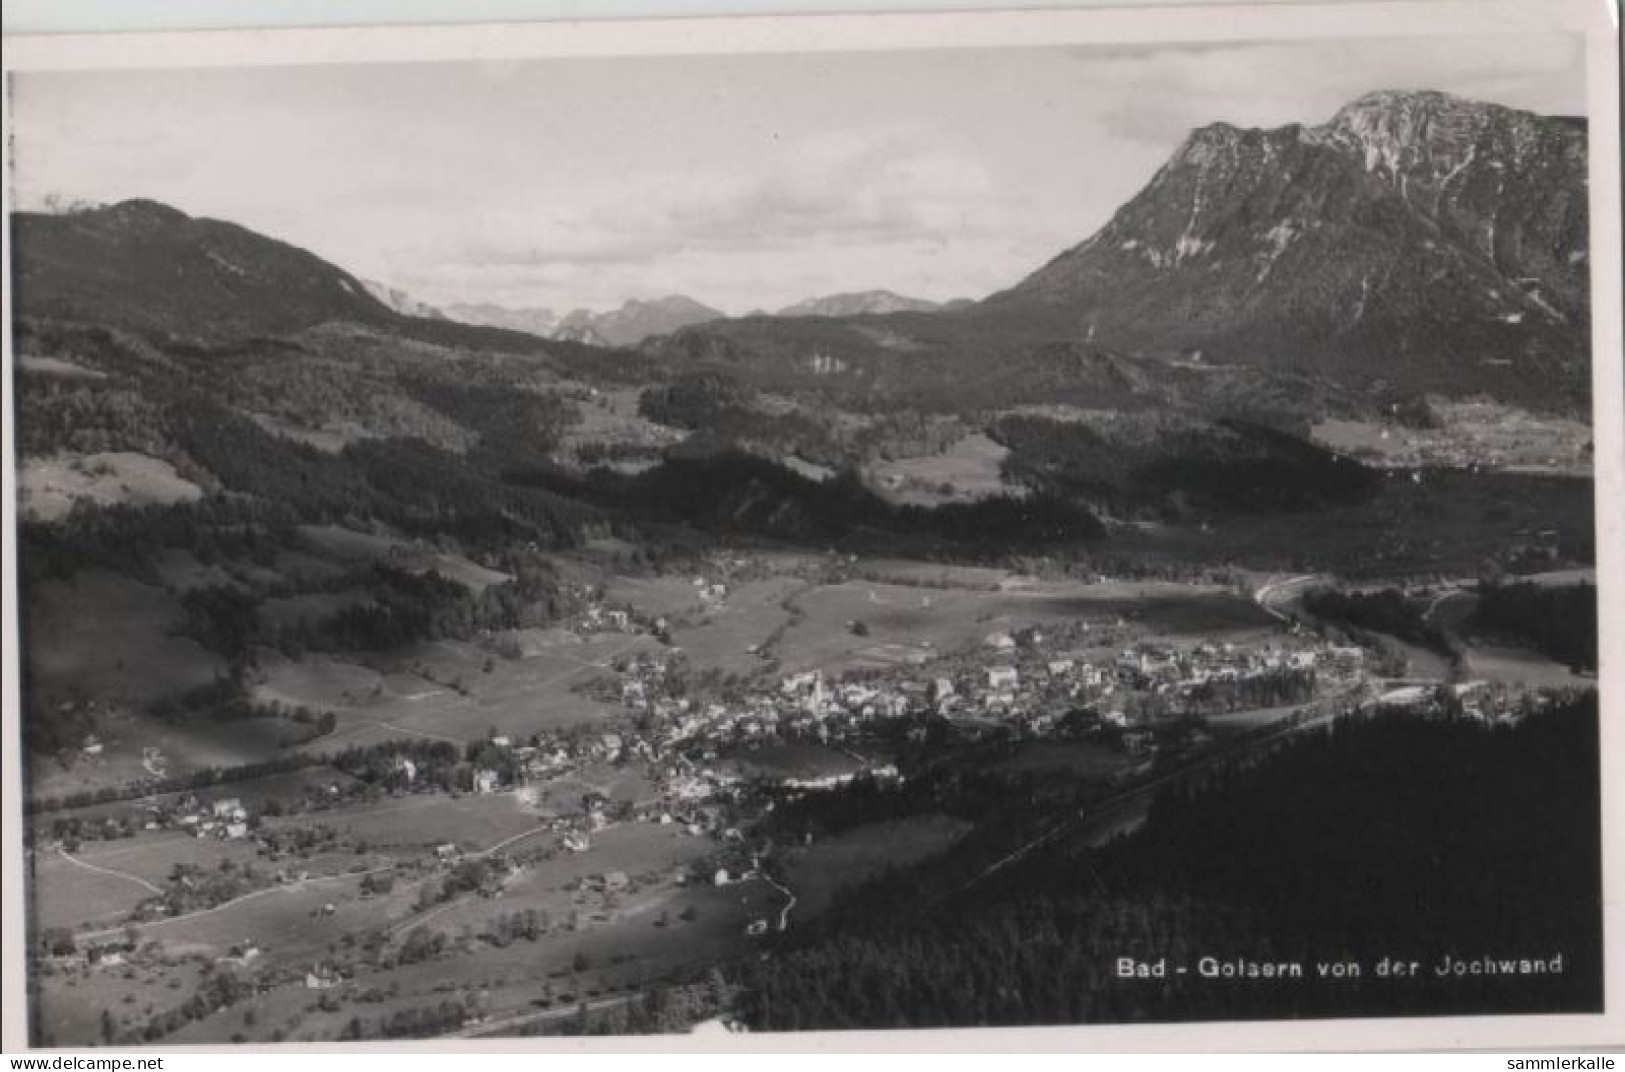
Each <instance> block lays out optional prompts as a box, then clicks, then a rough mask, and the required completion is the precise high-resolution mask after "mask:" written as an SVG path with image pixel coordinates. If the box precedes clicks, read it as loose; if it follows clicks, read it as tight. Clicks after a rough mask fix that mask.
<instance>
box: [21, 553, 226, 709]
mask: <svg viewBox="0 0 1625 1072" xmlns="http://www.w3.org/2000/svg"><path fill="white" fill-rule="evenodd" d="M185 621H186V614H185V612H184V611H183V610H182V609H181V607H180V604H179V603H177V602H176V601H175V599H174V598H173V597H171V596H170V595H168V594H167V593H165V592H164V591H163V590H162V589H160V588H155V587H153V586H152V585H147V584H142V583H141V582H139V581H134V580H131V579H130V578H128V577H125V576H122V575H120V574H116V573H111V572H108V571H107V570H100V569H95V570H84V571H82V572H80V573H76V574H74V576H73V577H71V578H69V579H68V580H56V579H51V580H46V581H41V582H39V583H38V584H36V585H33V586H31V587H30V590H29V592H28V593H27V598H26V600H25V601H24V605H23V633H24V635H25V636H26V637H27V659H28V670H29V674H30V686H31V688H32V689H34V690H37V691H38V692H41V693H44V694H45V695H47V696H86V697H95V698H98V699H101V700H104V701H113V702H129V703H134V704H142V705H144V704H146V703H149V702H151V701H152V700H155V699H158V698H159V697H161V696H168V695H172V694H175V693H179V692H184V691H185V690H187V689H190V688H195V687H196V686H198V685H206V684H208V683H209V682H211V681H213V680H214V677H215V674H216V673H217V672H220V671H223V670H224V669H225V664H224V663H223V662H221V660H220V659H219V658H218V657H217V656H215V655H213V654H211V653H210V652H209V651H207V650H206V649H205V648H204V647H203V646H202V645H201V644H199V643H198V642H197V641H195V640H192V639H190V638H188V637H182V636H176V635H175V631H176V630H177V629H178V628H179V627H180V626H181V625H183V624H184V623H185Z"/></svg>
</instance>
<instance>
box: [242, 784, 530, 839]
mask: <svg viewBox="0 0 1625 1072" xmlns="http://www.w3.org/2000/svg"><path fill="white" fill-rule="evenodd" d="M313 821H319V822H321V823H324V824H326V825H327V826H330V827H332V828H333V829H335V830H338V831H340V832H341V833H342V834H345V835H347V836H349V837H351V838H354V839H356V840H361V841H365V842H367V843H368V844H369V845H371V846H373V847H375V848H379V849H387V848H392V847H401V848H424V847H432V846H435V845H439V844H442V843H445V842H451V843H453V844H456V845H458V846H459V847H460V848H462V849H464V850H465V851H470V852H473V851H479V850H483V849H486V848H489V847H490V846H492V845H494V844H496V843H497V842H499V841H503V840H505V839H507V838H510V837H513V836H514V835H516V834H523V833H526V832H528V831H532V830H535V829H537V827H538V819H537V816H536V814H535V812H534V811H532V810H531V809H530V808H528V807H526V806H525V805H524V804H523V803H521V802H520V800H519V799H518V798H517V797H516V796H515V795H514V794H512V793H488V794H484V795H472V794H471V795H467V796H461V797H451V796H448V795H446V794H443V793H420V794H414V795H410V796H402V797H391V798H389V799H386V800H382V801H379V802H377V803H373V804H353V805H349V806H346V807H343V808H336V809H333V810H330V811H323V812H317V813H314V814H311V815H296V816H289V817H286V818H279V819H267V820H266V823H265V825H266V827H267V828H268V829H275V828H277V827H281V826H303V825H308V824H309V823H311V822H313Z"/></svg>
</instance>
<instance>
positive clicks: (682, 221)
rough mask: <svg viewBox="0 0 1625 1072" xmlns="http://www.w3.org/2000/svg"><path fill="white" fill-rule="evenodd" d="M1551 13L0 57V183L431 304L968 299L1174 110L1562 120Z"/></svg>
mask: <svg viewBox="0 0 1625 1072" xmlns="http://www.w3.org/2000/svg"><path fill="white" fill-rule="evenodd" d="M1582 63H1583V50H1582V46H1581V42H1580V39H1579V38H1578V37H1575V36H1568V35H1558V34H1552V35H1546V36H1538V35H1536V36H1530V35H1525V36H1518V37H1510V36H1502V37H1480V38H1461V37H1451V38H1438V39H1384V40H1346V39H1344V40H1336V41H1318V42H1294V43H1255V44H1225V45H1202V46H1163V45H1159V46H1146V47H1121V46H1113V47H1109V48H1108V47H1101V48H1094V47H1086V46H1076V45H1069V46H1064V47H1062V46H1057V47H1044V48H1021V49H1015V48H1006V49H979V50H955V51H924V50H921V51H898V52H868V53H808V54H797V55H788V56H786V55H754V56H753V55H734V56H722V57H718V56H706V57H638V58H612V59H602V58H594V59H564V60H560V59H549V60H534V61H523V62H501V63H492V62H485V63H469V62H461V63H447V62H437V63H389V64H345V65H333V66H317V67H266V68H213V69H188V70H157V71H153V70H147V71H142V70H132V71H109V72H51V73H41V72H30V73H25V74H20V75H17V76H15V79H14V82H13V86H12V92H13V120H14V121H13V127H14V136H15V147H14V157H13V160H14V178H13V181H14V190H15V198H16V202H15V203H16V204H17V206H18V207H20V208H33V207H38V206H40V205H41V204H43V203H44V201H45V199H46V198H47V197H50V196H54V197H60V198H62V199H65V200H69V201H73V200H88V201H96V202H112V201H119V200H124V199H126V198H132V197H147V198H152V199H155V200H158V201H163V202H165V203H167V204H171V205H173V206H175V207H176V208H179V209H181V210H182V211H184V212H187V213H190V214H193V215H199V216H212V217H216V218H220V219H226V220H230V221H232V222H235V223H239V224H242V225H243V226H246V227H250V228H252V229H254V230H257V231H261V232H263V233H265V234H268V235H271V236H273V237H275V238H279V239H282V240H284V241H288V242H291V243H293V244H295V245H299V246H302V247H304V248H307V249H310V250H311V251H313V252H315V253H317V254H319V255H321V256H323V257H325V258H327V259H329V260H332V261H333V262H334V263H336V264H338V265H340V266H341V267H343V268H345V269H347V270H349V271H351V272H354V273H355V274H357V275H359V276H362V277H365V278H369V279H375V280H379V281H381V282H384V283H387V284H389V285H391V286H394V287H398V288H400V289H402V290H405V291H406V292H408V293H409V294H411V295H412V296H413V297H415V298H418V299H420V300H423V301H427V302H430V303H432V304H436V305H448V304H453V303H458V302H493V303H497V304H501V305H506V306H510V307H548V308H552V309H554V310H557V311H559V312H564V311H566V310H568V309H571V308H574V307H578V306H586V307H589V308H594V309H603V308H609V307H612V306H616V305H619V304H621V302H623V301H624V300H626V299H628V298H652V297H658V296H661V295H665V294H672V293H681V294H686V295H688V296H690V297H693V298H695V299H697V300H699V301H702V302H705V303H707V304H710V305H713V306H716V307H718V308H721V309H723V310H724V311H725V312H728V313H731V314H739V313H744V312H746V311H749V310H751V309H756V308H764V309H776V308H779V307H781V306H785V305H789V304H792V303H794V302H796V301H800V300H802V299H804V298H808V297H813V296H819V295H824V294H830V293H835V292H840V291H849V290H868V289H881V288H884V289H890V290H895V291H898V292H899V293H903V294H908V295H911V296H916V297H923V298H931V299H935V300H939V301H941V300H947V299H951V298H957V297H971V298H978V297H982V296H984V295H986V294H988V293H991V292H993V291H995V290H999V289H1001V288H1003V287H1006V286H1009V285H1011V284H1013V283H1015V282H1016V281H1018V280H1019V279H1020V278H1022V277H1023V276H1025V275H1026V274H1028V273H1029V272H1031V271H1032V270H1034V269H1035V268H1037V267H1038V266H1040V265H1041V264H1043V263H1044V262H1046V261H1048V260H1049V259H1050V258H1052V257H1054V256H1055V255H1056V254H1057V253H1059V252H1061V251H1062V250H1063V249H1065V248H1067V247H1069V246H1072V245H1074V244H1076V243H1077V242H1079V241H1081V240H1082V239H1084V238H1086V237H1087V236H1088V235H1089V234H1091V233H1093V232H1094V231H1095V230H1096V229H1098V228H1099V227H1100V226H1101V225H1102V224H1104V223H1105V222H1106V221H1107V219H1109V218H1110V216H1111V214H1112V212H1113V211H1115V209H1116V208H1117V207H1118V206H1119V205H1120V204H1121V203H1122V202H1123V201H1125V200H1126V199H1127V198H1129V197H1131V196H1132V195H1133V194H1134V193H1135V192H1136V191H1137V190H1138V189H1139V188H1140V187H1141V186H1142V185H1144V183H1145V182H1146V180H1148V179H1149V178H1150V177H1151V175H1152V174H1153V173H1154V172H1155V170H1156V169H1157V167H1159V166H1160V165H1161V164H1162V162H1163V161H1164V160H1166V159H1167V157H1168V155H1169V154H1170V153H1171V152H1172V151H1173V150H1174V148H1175V147H1176V146H1177V145H1178V144H1179V143H1180V141H1182V140H1183V138H1184V137H1185V135H1186V134H1187V133H1188V132H1189V131H1190V130H1191V129H1193V128H1195V127H1198V126H1202V125H1204V124H1207V123H1210V122H1215V121H1220V120H1222V121H1226V122H1229V123H1233V124H1235V125H1237V126H1243V127H1252V126H1265V127H1273V126H1280V125H1282V124H1285V123H1290V122H1302V123H1306V124H1316V123H1321V122H1324V121H1325V120H1327V119H1329V118H1330V117H1331V115H1332V114H1333V113H1334V112H1335V111H1336V110H1337V109H1338V108H1339V107H1340V106H1342V105H1343V104H1345V103H1347V102H1348V101H1349V100H1351V99H1353V98H1355V97H1357V96H1359V95H1361V94H1362V93H1365V92H1368V91H1371V90H1377V89H1424V88H1426V89H1439V90H1444V91H1446V92H1451V93H1456V94H1458V95H1461V96H1465V97H1471V98H1476V99H1481V100H1488V101H1493V102H1496V103H1500V104H1506V105H1510V106H1513V107H1519V108H1527V109H1529V110H1531V111H1536V112H1541V113H1545V114H1566V115H1583V114H1585V76H1584V70H1583V67H1582Z"/></svg>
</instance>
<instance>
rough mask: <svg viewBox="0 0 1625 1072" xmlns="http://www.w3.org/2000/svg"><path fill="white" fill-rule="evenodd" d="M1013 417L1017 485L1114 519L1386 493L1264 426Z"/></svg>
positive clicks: (1010, 429) (1327, 502) (1346, 465)
mask: <svg viewBox="0 0 1625 1072" xmlns="http://www.w3.org/2000/svg"><path fill="white" fill-rule="evenodd" d="M1123 423H1124V426H1123V427H1121V428H1114V429H1111V430H1109V431H1105V432H1103V431H1098V430H1096V429H1094V428H1091V427H1089V426H1088V425H1085V424H1080V423H1077V422H1074V421H1057V420H1050V419H1047V418H1043V417H1030V416H1008V417H1004V418H1002V419H1000V420H999V421H998V422H997V423H996V424H995V425H994V426H993V428H992V430H991V433H990V434H992V436H993V438H995V439H997V440H998V441H999V442H1001V443H1003V444H1004V445H1005V446H1006V447H1008V448H1009V449H1010V456H1009V457H1008V458H1007V459H1006V460H1005V470H1006V473H1007V474H1008V476H1009V477H1010V478H1011V479H1012V480H1016V481H1019V482H1022V483H1026V484H1030V485H1032V486H1036V487H1042V488H1051V489H1054V490H1056V491H1058V492H1064V493H1068V494H1071V495H1074V496H1078V497H1081V498H1083V499H1084V500H1085V501H1090V502H1098V503H1100V504H1102V505H1104V506H1106V507H1107V508H1108V509H1110V510H1112V511H1113V512H1114V513H1118V514H1121V515H1125V516H1135V515H1139V514H1144V513H1147V512H1149V513H1151V514H1153V515H1157V516H1169V517H1173V518H1178V517H1180V516H1182V515H1184V514H1186V513H1189V512H1190V511H1192V510H1198V511H1212V512H1216V513H1270V512H1277V511H1295V510H1310V509H1316V508H1321V507H1326V506H1331V505H1336V504H1341V503H1351V502H1358V501H1360V500H1362V499H1364V498H1367V497H1368V496H1370V495H1372V494H1373V493H1374V492H1375V491H1376V490H1377V486H1378V478H1377V476H1376V474H1374V473H1372V472H1371V471H1370V470H1368V469H1366V468H1365V467H1364V466H1362V465H1361V464H1360V463H1359V462H1356V461H1354V460H1353V459H1351V458H1345V457H1343V456H1341V455H1338V454H1333V453H1331V452H1329V451H1326V450H1323V449H1321V448H1320V447H1317V446H1314V445H1312V444H1310V443H1308V442H1306V441H1304V440H1302V439H1299V438H1298V437H1296V436H1293V435H1290V434H1288V433H1286V432H1282V431H1278V430H1276V429H1274V428H1269V427H1266V426H1264V425H1261V424H1254V423H1248V422H1243V421H1238V420H1220V421H1218V422H1216V423H1213V424H1203V423H1195V422H1190V421H1186V420H1174V421H1171V422H1170V421H1166V420H1162V421H1158V420H1151V419H1149V418H1148V419H1147V420H1145V421H1135V422H1123Z"/></svg>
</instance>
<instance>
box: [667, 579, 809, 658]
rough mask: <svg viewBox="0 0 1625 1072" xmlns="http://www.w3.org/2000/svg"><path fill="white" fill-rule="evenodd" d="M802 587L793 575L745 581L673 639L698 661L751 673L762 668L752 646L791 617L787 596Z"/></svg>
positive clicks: (690, 656)
mask: <svg viewBox="0 0 1625 1072" xmlns="http://www.w3.org/2000/svg"><path fill="white" fill-rule="evenodd" d="M800 587H801V584H800V582H798V581H796V580H795V579H793V578H789V577H774V578H771V579H768V580H764V581H753V582H751V583H748V584H742V585H739V586H738V587H736V588H734V589H732V590H730V591H729V593H728V595H727V598H726V599H725V600H724V601H723V603H722V604H721V605H720V606H718V607H716V608H714V609H711V610H709V611H707V612H706V613H705V614H704V615H703V616H701V617H700V618H699V619H698V620H697V621H694V622H692V623H691V624H684V625H681V626H678V627H677V628H675V629H673V630H672V632H671V640H672V643H673V644H674V645H676V646H678V647H680V648H682V649H683V650H684V651H685V652H687V653H688V657H689V659H690V660H692V661H693V662H694V663H695V665H698V666H706V667H710V666H715V667H718V668H720V669H721V670H722V671H723V672H724V673H730V674H742V675H749V674H752V673H755V672H757V671H759V670H761V668H762V660H761V658H760V657H759V656H758V655H755V654H753V653H752V652H751V651H750V649H751V648H753V647H759V646H760V645H761V644H763V643H764V642H765V641H767V640H768V638H769V637H771V636H772V635H773V634H774V632H776V631H777V630H779V629H781V628H783V627H784V626H785V625H787V624H788V623H789V621H790V614H789V612H788V611H787V610H785V609H784V606H783V603H784V600H785V599H786V598H787V597H789V596H790V595H791V594H793V593H794V592H795V591H796V590H797V589H798V588H800Z"/></svg>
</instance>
